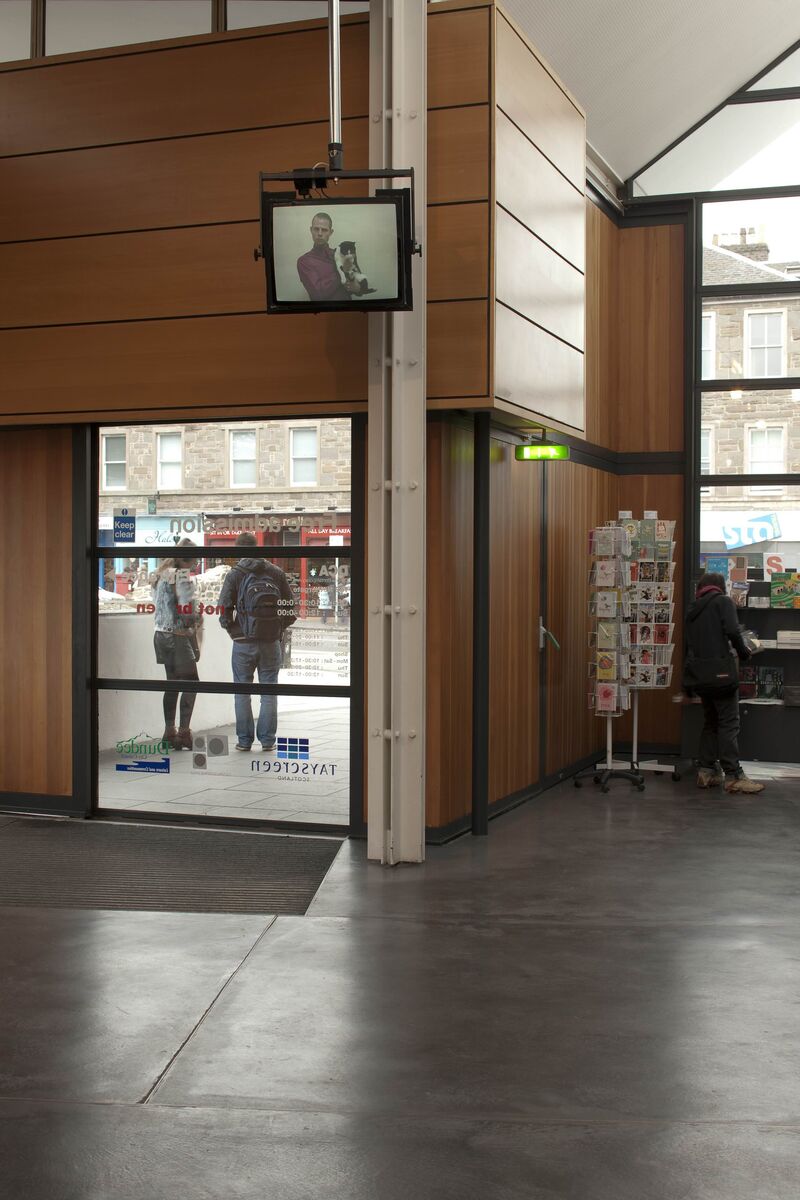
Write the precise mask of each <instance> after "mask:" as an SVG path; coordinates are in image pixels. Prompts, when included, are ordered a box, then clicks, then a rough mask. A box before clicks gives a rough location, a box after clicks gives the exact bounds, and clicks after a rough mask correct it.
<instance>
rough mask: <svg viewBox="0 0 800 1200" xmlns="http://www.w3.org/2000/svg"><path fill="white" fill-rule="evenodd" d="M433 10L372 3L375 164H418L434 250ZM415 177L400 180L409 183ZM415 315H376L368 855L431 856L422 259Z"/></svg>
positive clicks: (407, 3) (410, 3)
mask: <svg viewBox="0 0 800 1200" xmlns="http://www.w3.org/2000/svg"><path fill="white" fill-rule="evenodd" d="M426 49H427V37H426V4H425V0H372V3H371V4H370V147H369V153H370V164H369V165H370V167H373V168H376V167H392V166H394V167H397V168H401V167H413V168H414V172H415V197H416V211H415V219H416V238H417V241H418V242H420V243H421V244H422V246H423V254H425V253H427V247H426V245H425V226H426V198H427V183H426V150H427V147H426V66H427V52H426ZM405 182H406V181H402V183H403V186H405ZM413 287H414V311H413V312H408V313H391V314H387V315H385V316H384V315H381V314H372V315H370V317H369V323H370V324H369V444H368V508H367V524H368V539H367V564H368V588H367V664H368V666H367V693H368V695H367V805H368V810H367V812H368V830H367V850H368V855H369V857H370V858H371V859H379V860H380V861H381V862H382V863H386V864H387V865H391V864H394V863H399V862H422V860H423V859H424V857H425V532H426V531H425V423H426V405H425V399H426V389H425V315H426V300H427V297H426V287H425V261H424V258H420V257H418V256H416V255H415V256H414V268H413Z"/></svg>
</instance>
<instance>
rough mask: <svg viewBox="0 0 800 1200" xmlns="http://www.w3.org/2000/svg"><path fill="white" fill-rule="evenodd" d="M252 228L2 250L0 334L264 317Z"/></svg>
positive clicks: (218, 228)
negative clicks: (57, 327) (167, 319)
mask: <svg viewBox="0 0 800 1200" xmlns="http://www.w3.org/2000/svg"><path fill="white" fill-rule="evenodd" d="M258 241H259V226H258V222H256V221H252V222H244V223H242V224H238V225H207V226H203V227H201V228H190V229H170V230H157V231H154V232H146V233H124V234H118V235H116V236H114V237H103V236H101V237H83V238H65V239H57V240H55V241H39V242H23V243H21V244H20V243H17V244H11V245H6V246H0V277H2V279H3V280H4V283H5V285H6V286H5V288H4V289H3V291H2V292H0V327H1V328H4V329H7V328H14V327H15V326H16V327H25V326H28V325H69V324H73V323H74V324H81V323H87V324H91V323H95V322H104V321H131V320H144V319H149V320H153V319H158V318H164V317H189V316H206V315H215V314H225V313H245V312H251V313H259V312H263V311H264V307H265V303H266V299H265V286H264V266H263V263H260V262H259V263H256V262H254V260H253V247H254V246H257V245H258Z"/></svg>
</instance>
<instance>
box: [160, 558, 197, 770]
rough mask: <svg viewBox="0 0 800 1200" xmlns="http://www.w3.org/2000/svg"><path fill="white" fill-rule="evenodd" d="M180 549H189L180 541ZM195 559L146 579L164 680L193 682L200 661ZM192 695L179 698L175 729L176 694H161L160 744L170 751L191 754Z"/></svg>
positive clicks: (164, 566)
mask: <svg viewBox="0 0 800 1200" xmlns="http://www.w3.org/2000/svg"><path fill="white" fill-rule="evenodd" d="M179 545H180V546H192V545H194V543H193V542H192V540H191V538H184V539H183V540H182V541H181V542H179ZM196 566H197V559H196V558H195V559H176V558H165V559H164V561H163V562H162V563H161V566H160V567H159V568H158V570H157V571H154V572H153V574H152V575H151V576H150V588H151V591H152V595H153V604H154V605H155V610H156V611H155V633H154V635H153V646H154V648H155V652H156V662H157V663H160V664H161V665H162V666H163V668H164V671H165V673H166V676H167V679H186V680H196V679H198V674H197V663H198V661H199V659H200V635H201V633H202V621H203V617H202V614H201V613H200V612H199V610H198V605H197V600H196V590H195V585H194V581H193V579H192V578H191V574H190V572H191V571H193V570H194V569H195V567H196ZM195 698H196V693H195V692H183V693H181V695H180V725H179V728H177V729H176V728H175V715H176V712H177V711H178V692H176V691H175V692H173V691H170V692H164V740H165V741H167V742H168V743H169V745H170V747H171V748H172V749H173V750H191V748H192V731H191V728H190V725H191V720H192V710H193V709H194V702H195Z"/></svg>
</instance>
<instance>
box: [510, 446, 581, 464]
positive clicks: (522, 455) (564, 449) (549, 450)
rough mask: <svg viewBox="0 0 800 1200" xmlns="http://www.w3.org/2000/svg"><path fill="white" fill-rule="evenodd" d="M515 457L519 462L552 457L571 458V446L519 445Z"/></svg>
mask: <svg viewBox="0 0 800 1200" xmlns="http://www.w3.org/2000/svg"><path fill="white" fill-rule="evenodd" d="M514 457H515V458H516V459H517V461H518V462H529V461H531V460H536V461H539V460H541V459H543V458H544V459H551V458H569V446H543V445H541V444H538V445H535V446H517V448H516V449H515V451H514Z"/></svg>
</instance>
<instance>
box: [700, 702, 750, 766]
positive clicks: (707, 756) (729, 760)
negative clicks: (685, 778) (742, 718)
mask: <svg viewBox="0 0 800 1200" xmlns="http://www.w3.org/2000/svg"><path fill="white" fill-rule="evenodd" d="M700 699H701V700H702V701H703V713H704V714H705V718H706V719H705V723H704V725H703V732H702V733H701V734H700V760H699V761H700V766H701V767H708V768H712V767H713V766H714V764H715V763H716V762H717V760H719V762H720V764H721V766H722V769H723V771H724V772H725V774H726V775H739V774H740V773H741V767H740V766H739V692H738V689H737V690H736V691H735V692H733V693H730V694H728V695H727V696H701V697H700Z"/></svg>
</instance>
